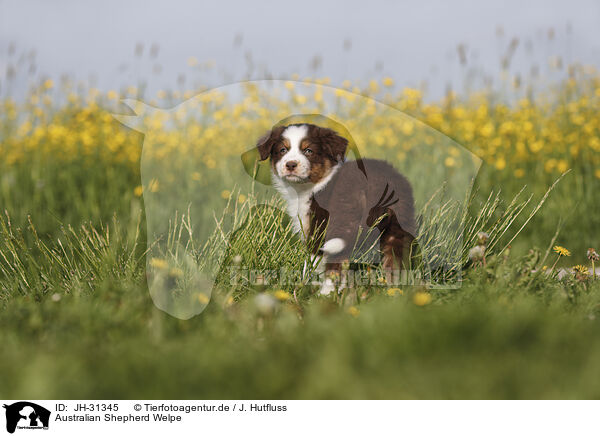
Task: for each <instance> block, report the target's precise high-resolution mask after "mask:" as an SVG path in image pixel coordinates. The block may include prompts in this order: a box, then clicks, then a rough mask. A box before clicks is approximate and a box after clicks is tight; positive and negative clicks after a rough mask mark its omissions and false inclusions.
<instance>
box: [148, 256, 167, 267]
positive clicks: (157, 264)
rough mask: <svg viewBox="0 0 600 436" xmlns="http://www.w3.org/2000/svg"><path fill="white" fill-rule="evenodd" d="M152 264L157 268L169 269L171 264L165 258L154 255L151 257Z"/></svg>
mask: <svg viewBox="0 0 600 436" xmlns="http://www.w3.org/2000/svg"><path fill="white" fill-rule="evenodd" d="M150 266H151V267H153V268H156V269H167V267H168V266H169V264H168V262H167V261H166V260H164V259H159V258H157V257H153V258H152V259H150Z"/></svg>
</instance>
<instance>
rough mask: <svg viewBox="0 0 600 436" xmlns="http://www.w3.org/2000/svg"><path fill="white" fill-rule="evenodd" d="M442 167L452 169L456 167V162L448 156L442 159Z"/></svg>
mask: <svg viewBox="0 0 600 436" xmlns="http://www.w3.org/2000/svg"><path fill="white" fill-rule="evenodd" d="M444 165H446V166H447V167H448V168H452V167H453V166H455V165H456V160H454V158H453V157H452V156H448V157H447V158H446V159H444Z"/></svg>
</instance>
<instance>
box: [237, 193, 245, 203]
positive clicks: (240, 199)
mask: <svg viewBox="0 0 600 436" xmlns="http://www.w3.org/2000/svg"><path fill="white" fill-rule="evenodd" d="M244 201H246V196H245V195H244V194H240V195H239V196H238V202H239V203H243V202H244Z"/></svg>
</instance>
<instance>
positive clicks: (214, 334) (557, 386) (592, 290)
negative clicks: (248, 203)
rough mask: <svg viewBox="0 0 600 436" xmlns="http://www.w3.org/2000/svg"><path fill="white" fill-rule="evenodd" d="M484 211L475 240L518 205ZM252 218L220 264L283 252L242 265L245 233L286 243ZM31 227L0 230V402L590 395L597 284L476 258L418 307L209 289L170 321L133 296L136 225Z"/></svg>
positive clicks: (596, 349) (374, 290)
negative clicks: (186, 316)
mask: <svg viewBox="0 0 600 436" xmlns="http://www.w3.org/2000/svg"><path fill="white" fill-rule="evenodd" d="M494 198H495V197H494V196H492V197H491V200H490V201H488V202H486V203H484V204H483V207H481V208H480V216H479V219H480V220H481V219H483V218H485V216H489V217H494V216H496V217H497V218H499V219H500V221H498V220H497V219H489V220H488V221H487V224H486V225H485V226H483V227H481V226H471V228H470V229H471V231H472V232H475V231H478V230H480V229H486V230H489V231H490V232H491V240H496V239H494V238H496V237H499V235H500V234H499V232H498V229H503V228H504V227H502V226H500V227H498V226H496V227H495V225H496V224H498V223H500V224H502V223H505V222H506V216H513V214H514V213H515V211H518V210H519V208H520V206H519V204H522V203H519V202H516V203H514V205H513V206H510V205H507V204H504V205H503V206H502V203H500V204H499V205H498V204H496V203H495V200H494ZM494 204H496V206H493V205H494ZM530 206H531V205H530ZM490 207H494V210H491V209H490ZM523 210H525V209H523ZM527 210H528V211H529V212H531V211H533V210H535V208H533V207H530V209H527ZM507 213H508V215H507ZM528 216H529V215H528V214H527V213H526V214H525V215H524V217H525V219H526V218H527V217H528ZM502 217H505V218H502ZM259 218H260V219H259V220H255V221H251V222H249V223H248V224H249V225H248V226H246V227H245V229H246V230H243V231H241V232H240V233H238V234H237V239H234V240H232V241H233V243H232V247H233V249H234V252H229V253H228V255H229V256H230V257H231V256H233V255H234V253H238V254H240V253H241V254H242V255H244V256H246V258H245V260H244V262H249V263H250V264H252V263H253V262H254V264H253V265H254V266H256V267H257V268H267V267H269V265H270V264H272V263H277V259H278V258H280V257H281V256H282V255H283V254H285V253H286V250H291V249H293V248H294V247H295V244H296V242H294V240H292V239H290V238H281V239H279V240H278V242H277V244H278V245H277V246H278V247H279V248H278V250H280V253H279V255H278V256H275V258H270V259H269V258H264V257H261V256H260V253H261V252H263V251H264V250H256V249H254V251H253V253H254V256H252V255H251V254H249V251H248V249H247V247H248V240H247V239H248V238H249V237H250V236H251V235H259V236H258V237H255V238H254V240H253V243H254V244H258V245H255V247H256V246H260V245H261V244H263V245H264V244H266V243H268V241H266V239H265V238H266V235H268V234H269V232H268V231H266V230H265V229H263V231H262V232H260V231H257V227H256V226H265V225H267V226H268V225H269V223H271V220H275V221H273V222H275V223H278V224H277V225H278V227H277V228H278V229H279V231H282V232H284V233H283V234H284V235H285V231H286V222H285V220H284V219H283V217H282V216H281V215H278V214H277V213H276V212H272V213H271V212H270V215H269V216H268V219H266V220H265V217H259ZM278 220H279V221H278ZM470 220H471V221H470V222H478V217H477V216H472V217H471V218H470ZM32 221H33V219H32ZM34 224H35V223H33V222H32V223H27V225H26V226H23V227H22V228H21V229H19V228H18V227H19V226H17V225H16V224H15V223H11V222H9V219H8V218H7V217H4V218H2V221H1V226H0V228H1V231H0V253H1V257H0V277H1V279H0V292H1V293H0V298H1V302H2V308H1V309H0V310H1V311H0V344H2V351H3V353H2V359H0V374H2V377H1V378H0V396H2V397H5V398H9V397H10V398H18V397H28V398H58V397H61V398H142V397H144V398H288V399H289V398H599V397H600V381H598V380H599V379H598V377H597V368H598V367H599V366H600V339H598V338H600V335H599V333H600V321H599V319H598V317H599V316H600V281H598V280H596V281H590V280H586V281H578V280H576V279H575V278H574V277H572V276H568V277H566V278H564V279H562V280H558V279H557V278H556V277H555V275H552V274H546V273H544V272H542V271H540V266H541V262H540V259H541V258H543V257H544V256H543V254H544V253H543V252H541V251H539V250H538V251H532V252H531V253H528V254H526V255H520V254H518V253H514V251H513V252H512V253H508V252H506V251H505V252H503V253H502V254H498V255H493V254H491V255H490V256H489V257H488V259H487V260H488V261H487V266H486V267H485V268H484V267H482V266H478V267H476V268H474V267H472V266H469V267H468V268H467V274H466V277H465V280H464V282H463V285H462V287H461V288H460V289H458V290H434V291H431V295H432V301H431V303H430V304H428V305H425V306H419V305H417V304H415V302H414V300H413V296H414V294H415V293H416V292H423V291H424V289H423V288H420V287H405V288H404V295H396V296H393V297H390V296H388V295H387V294H386V289H387V288H385V287H377V286H372V287H368V288H361V289H358V290H357V291H356V293H355V294H353V295H352V298H345V299H343V300H342V299H339V298H338V299H334V298H323V297H318V296H316V295H313V294H312V292H313V291H314V289H312V290H311V289H310V288H302V292H301V293H300V294H299V296H300V298H299V301H298V303H296V302H295V300H294V299H289V300H287V301H278V300H276V299H275V298H272V297H271V298H272V301H273V302H274V306H273V308H272V309H265V307H264V306H263V305H261V304H260V300H257V295H259V294H260V293H261V292H262V291H265V290H266V291H267V294H269V295H271V293H272V291H273V290H274V288H272V287H260V286H255V287H252V286H242V287H240V288H237V289H236V290H234V289H233V288H232V287H228V286H226V285H224V284H221V285H219V286H217V288H216V289H215V290H214V291H213V294H212V299H211V302H210V303H209V304H208V306H207V307H206V309H205V310H204V312H202V314H201V315H199V316H196V317H195V318H193V319H191V320H187V321H184V320H179V319H176V318H173V317H171V316H169V315H167V314H165V313H163V312H161V311H159V310H158V309H156V308H155V307H154V305H153V304H152V301H151V299H150V298H149V294H148V284H147V278H146V268H145V266H146V261H145V253H146V250H147V247H146V244H145V234H144V231H143V228H144V220H143V215H140V214H137V215H136V214H131V218H130V219H128V220H125V219H123V218H121V219H120V218H116V217H115V218H114V219H112V220H110V221H109V222H108V224H106V225H103V226H93V225H85V226H83V227H71V226H69V225H65V226H63V227H62V229H57V233H56V235H52V236H46V235H39V234H38V233H37V232H36V230H35V225H34ZM253 226H254V227H253ZM494 229H496V230H494ZM516 231H518V227H511V230H510V231H509V232H508V233H507V234H506V235H505V237H504V241H506V239H507V238H508V239H509V240H510V236H511V235H512V234H514V233H515V232H516ZM175 233H177V232H175ZM225 239H227V237H226V238H225ZM465 239H466V240H470V238H469V237H467V238H465ZM550 239H551V237H549V238H548V240H547V243H548V244H549V243H550V242H551V240H550ZM498 240H499V239H498ZM218 241H219V239H218V238H217V237H215V238H214V239H213V243H217V242H218ZM244 241H245V242H244ZM498 246H499V247H501V246H502V244H498ZM212 247H213V248H214V244H213V246H212ZM544 248H545V247H544ZM210 249H211V244H208V245H207V246H206V247H204V248H202V249H201V248H198V250H199V252H198V253H199V254H202V253H207V251H206V250H209V251H208V252H210ZM235 250H237V252H236V251H235ZM275 251H277V250H275ZM542 251H543V250H542ZM497 252H498V253H499V252H500V251H499V250H497ZM200 257H201V256H200ZM553 260H554V258H552V257H551V258H548V259H547V261H546V264H551V263H552V262H553ZM295 261H298V262H299V261H301V256H300V257H298V258H297V259H296V260H295ZM289 290H290V291H291V290H292V289H289ZM233 291H235V294H234V296H235V302H234V303H233V304H231V302H230V299H229V297H230V296H232V292H233ZM350 307H354V308H356V309H358V311H359V313H358V316H355V315H356V314H357V312H356V311H354V312H352V311H350V310H349V308H350Z"/></svg>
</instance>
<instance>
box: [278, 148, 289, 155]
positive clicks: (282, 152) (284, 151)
mask: <svg viewBox="0 0 600 436" xmlns="http://www.w3.org/2000/svg"><path fill="white" fill-rule="evenodd" d="M286 152H287V148H285V147H281V150H279V153H281V154H285V153H286Z"/></svg>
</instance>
